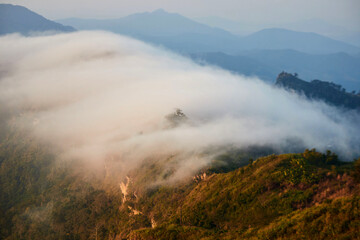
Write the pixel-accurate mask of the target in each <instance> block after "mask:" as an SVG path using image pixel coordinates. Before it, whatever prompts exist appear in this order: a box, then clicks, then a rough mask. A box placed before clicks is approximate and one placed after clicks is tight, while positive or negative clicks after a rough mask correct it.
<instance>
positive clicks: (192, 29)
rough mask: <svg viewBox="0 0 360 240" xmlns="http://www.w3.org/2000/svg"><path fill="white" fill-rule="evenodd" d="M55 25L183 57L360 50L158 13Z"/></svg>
mask: <svg viewBox="0 0 360 240" xmlns="http://www.w3.org/2000/svg"><path fill="white" fill-rule="evenodd" d="M58 22H60V23H62V24H66V25H71V26H74V27H75V28H77V29H80V30H106V31H111V32H114V33H119V34H124V35H128V36H132V37H135V38H138V39H140V40H143V41H146V42H151V43H153V44H156V45H163V46H165V47H167V48H170V49H172V50H175V51H179V52H185V53H186V52H187V53H189V52H191V53H194V52H197V53H199V52H224V53H228V54H233V55H234V54H238V53H239V52H241V51H244V50H254V49H293V50H297V51H302V52H306V53H312V54H318V53H324V54H325V53H326V54H328V53H338V52H346V53H351V54H356V53H359V52H360V48H357V47H355V46H352V45H350V44H347V43H343V42H340V41H336V40H333V39H331V38H328V37H324V36H321V35H318V34H315V33H306V32H295V31H290V30H285V29H275V28H274V29H264V30H261V31H259V32H256V33H253V34H251V35H249V36H246V37H239V36H237V35H234V34H232V33H230V32H228V31H226V30H223V29H221V28H217V27H210V26H208V25H205V24H202V23H198V22H196V21H193V20H191V19H189V18H186V17H184V16H181V15H179V14H177V13H168V12H166V11H164V10H162V9H159V10H156V11H153V12H144V13H136V14H132V15H129V16H127V17H123V18H118V19H102V20H100V19H77V18H69V19H61V20H58ZM234 24H235V23H234ZM234 24H233V25H234Z"/></svg>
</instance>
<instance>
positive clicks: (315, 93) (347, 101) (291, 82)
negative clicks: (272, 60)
mask: <svg viewBox="0 0 360 240" xmlns="http://www.w3.org/2000/svg"><path fill="white" fill-rule="evenodd" d="M276 86H280V87H283V88H285V89H291V90H294V91H295V92H297V93H299V94H304V95H305V96H306V97H308V98H310V99H316V100H322V101H324V102H326V103H328V104H331V105H334V106H340V107H345V108H348V109H357V110H360V95H359V94H355V92H352V93H348V92H346V90H345V89H344V88H343V87H342V86H341V85H338V84H335V83H331V82H324V81H320V80H313V81H311V82H306V81H304V80H301V79H299V78H298V76H297V74H294V75H292V74H290V73H286V72H282V73H280V74H279V76H278V77H277V79H276Z"/></svg>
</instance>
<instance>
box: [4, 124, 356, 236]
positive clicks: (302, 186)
mask: <svg viewBox="0 0 360 240" xmlns="http://www.w3.org/2000/svg"><path fill="white" fill-rule="evenodd" d="M0 130H2V131H1V138H0V139H1V142H0V180H1V181H0V214H1V218H0V238H1V239H6V240H12V239H80V240H82V239H84V240H85V239H134V240H135V239H136V240H139V239H203V238H206V239H334V238H339V239H340V238H341V239H356V237H357V236H359V234H360V232H359V231H360V229H359V227H358V226H359V224H360V197H359V194H360V185H359V181H360V177H359V176H360V159H359V160H357V162H355V163H352V162H350V163H345V162H341V161H339V160H338V158H337V156H336V154H333V153H331V152H330V151H328V152H326V153H324V154H323V153H319V152H316V151H315V150H305V152H303V153H298V154H283V155H269V156H266V157H261V158H258V159H257V160H255V161H253V160H252V159H251V158H250V159H249V158H248V157H242V156H238V155H231V154H228V155H223V157H222V158H221V159H222V160H223V161H225V163H226V162H229V161H234V162H236V161H237V162H239V161H240V162H241V161H242V162H243V164H242V167H240V168H236V169H234V168H233V169H228V171H225V172H224V171H216V167H215V168H214V169H215V171H214V170H211V169H209V170H204V171H203V172H199V174H197V175H195V176H194V178H193V179H188V180H186V181H182V182H180V183H178V184H165V185H153V186H150V187H149V186H147V187H145V185H144V183H149V182H151V181H153V180H154V177H155V176H156V174H158V173H159V169H160V170H161V168H162V167H164V166H161V164H160V162H158V161H155V162H151V161H150V162H146V163H144V165H143V166H142V167H141V168H140V169H134V171H132V172H131V174H130V175H128V177H127V179H125V180H124V181H119V180H118V179H116V178H115V179H114V180H115V181H113V182H112V181H111V180H112V176H111V175H107V174H105V175H102V174H94V173H93V172H91V171H88V170H84V167H83V164H84V163H77V164H76V163H74V162H67V161H66V162H61V164H59V162H56V156H55V155H54V154H51V153H50V152H51V151H50V149H49V146H47V145H46V144H39V143H37V142H36V141H34V139H32V138H31V137H30V136H29V135H27V133H26V132H25V133H24V132H21V131H20V132H19V131H18V132H16V131H15V132H14V131H13V130H10V129H7V130H6V131H7V133H6V135H3V134H4V133H5V132H4V130H3V129H0ZM3 136H5V137H3ZM229 159H230V160H229ZM109 164H110V163H109ZM223 165H224V164H223ZM225 165H226V164H225ZM109 167H111V166H109ZM99 170H100V169H99ZM104 170H106V171H108V170H109V171H110V168H106V167H105V169H104ZM110 172H111V171H110ZM114 177H115V176H114ZM119 183H120V186H121V188H119Z"/></svg>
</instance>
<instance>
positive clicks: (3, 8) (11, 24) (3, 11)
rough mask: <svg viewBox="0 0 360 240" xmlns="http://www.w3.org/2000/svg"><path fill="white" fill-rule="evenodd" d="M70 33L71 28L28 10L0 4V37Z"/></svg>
mask: <svg viewBox="0 0 360 240" xmlns="http://www.w3.org/2000/svg"><path fill="white" fill-rule="evenodd" d="M44 31H51V32H72V31H75V29H74V28H73V27H69V26H64V25H61V24H59V23H56V22H53V21H50V20H48V19H46V18H44V17H42V16H40V15H39V14H37V13H35V12H32V11H30V10H29V9H27V8H25V7H22V6H18V5H12V4H0V35H4V34H9V33H21V34H24V35H28V34H30V33H32V32H44Z"/></svg>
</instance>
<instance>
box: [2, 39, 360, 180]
mask: <svg viewBox="0 0 360 240" xmlns="http://www.w3.org/2000/svg"><path fill="white" fill-rule="evenodd" d="M0 52H1V58H0V66H1V67H0V74H1V75H0V77H1V79H0V104H1V106H3V109H7V110H9V111H8V112H9V113H8V114H10V115H11V119H12V121H15V122H16V123H17V124H20V125H21V126H25V128H26V129H28V130H29V131H30V132H31V133H32V136H34V138H36V139H37V140H39V141H43V142H46V143H48V144H51V145H52V146H53V148H54V151H56V152H58V153H59V158H62V159H81V160H83V161H85V162H86V161H88V162H89V163H99V164H103V163H104V162H105V161H106V159H116V160H117V161H118V162H119V163H120V166H121V167H120V169H121V171H122V172H123V173H126V171H127V169H131V168H134V167H136V166H138V165H139V164H141V163H142V162H143V161H144V160H146V159H148V158H149V157H152V158H157V157H158V158H163V157H168V156H176V163H173V164H176V172H175V174H174V178H178V177H181V176H183V175H186V174H190V173H193V172H195V171H197V170H199V169H200V168H202V167H204V166H206V165H207V164H208V163H209V161H210V159H211V157H212V154H216V153H218V152H219V151H221V149H226V148H228V147H232V148H239V149H241V148H246V147H249V146H254V145H256V146H271V147H273V148H274V149H277V150H279V151H286V149H287V148H289V145H290V147H292V146H291V145H294V144H299V147H304V148H305V147H306V148H317V149H318V150H320V151H325V150H326V149H330V150H332V151H335V152H336V153H338V154H339V155H340V156H342V157H343V159H348V160H349V159H352V158H353V157H356V156H358V155H359V154H360V147H359V146H360V138H359V136H360V128H359V125H358V122H357V120H359V116H358V115H356V114H355V113H352V114H351V113H348V112H347V113H345V112H341V111H339V110H337V109H335V108H333V107H330V106H327V105H326V104H324V103H321V102H310V101H308V100H306V99H304V98H302V97H299V96H297V95H295V94H291V93H288V92H286V91H284V90H281V89H277V88H274V87H272V86H270V85H267V84H265V83H263V82H262V81H261V80H259V79H256V78H247V77H244V76H239V75H233V74H231V73H229V72H227V71H224V70H220V69H216V68H214V67H211V66H208V67H206V66H199V65H196V64H195V63H193V62H192V61H190V60H188V59H186V58H183V57H181V56H178V55H176V54H173V53H170V52H168V51H166V50H163V49H159V48H155V47H152V46H150V45H147V44H144V43H142V42H139V41H136V40H133V39H130V38H126V37H122V36H119V35H113V34H109V33H104V32H77V33H71V34H59V35H55V36H39V37H22V36H19V35H8V36H5V37H2V38H0ZM176 108H179V109H181V110H182V111H183V112H184V113H185V114H186V115H187V118H188V120H187V121H185V122H184V123H183V124H180V125H177V126H176V127H173V126H171V124H169V122H168V120H167V119H166V117H165V116H167V115H168V114H169V113H172V112H174V109H176ZM204 153H206V154H204Z"/></svg>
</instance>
